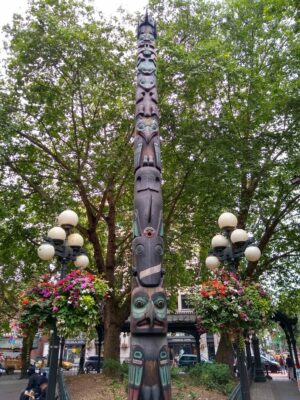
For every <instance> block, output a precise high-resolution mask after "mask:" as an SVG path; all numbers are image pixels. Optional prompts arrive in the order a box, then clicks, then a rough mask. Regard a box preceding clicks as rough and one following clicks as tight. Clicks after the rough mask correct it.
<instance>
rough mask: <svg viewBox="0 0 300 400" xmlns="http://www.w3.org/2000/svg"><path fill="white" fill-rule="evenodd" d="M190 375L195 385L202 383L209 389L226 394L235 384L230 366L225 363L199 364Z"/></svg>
mask: <svg viewBox="0 0 300 400" xmlns="http://www.w3.org/2000/svg"><path fill="white" fill-rule="evenodd" d="M190 376H191V378H192V380H193V383H194V384H195V385H199V384H201V385H203V386H205V387H206V388H207V389H209V390H218V391H220V392H222V393H224V394H228V393H230V391H231V390H232V389H233V387H234V385H235V383H234V381H233V379H232V376H231V372H230V369H229V366H228V365H225V364H218V363H212V364H209V363H205V364H197V365H196V366H195V367H194V368H192V369H191V370H190Z"/></svg>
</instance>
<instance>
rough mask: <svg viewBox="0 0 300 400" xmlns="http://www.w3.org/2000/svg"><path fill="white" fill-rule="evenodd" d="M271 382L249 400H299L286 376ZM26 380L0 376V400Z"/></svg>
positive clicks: (14, 399)
mask: <svg viewBox="0 0 300 400" xmlns="http://www.w3.org/2000/svg"><path fill="white" fill-rule="evenodd" d="M271 377H272V378H273V379H272V380H267V382H253V383H252V385H251V400H300V391H299V390H298V387H297V382H295V381H293V382H292V381H289V380H288V377H287V375H286V374H285V375H281V374H271ZM27 382H28V379H20V374H19V373H17V372H15V373H14V374H12V375H2V376H0V400H18V399H19V397H20V393H21V392H22V391H23V390H24V389H25V387H26V385H27Z"/></svg>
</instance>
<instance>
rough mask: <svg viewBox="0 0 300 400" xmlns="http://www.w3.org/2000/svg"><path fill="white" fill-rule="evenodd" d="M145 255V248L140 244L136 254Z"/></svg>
mask: <svg viewBox="0 0 300 400" xmlns="http://www.w3.org/2000/svg"><path fill="white" fill-rule="evenodd" d="M143 253H144V246H143V245H142V244H138V245H137V246H136V248H135V254H137V255H140V254H143Z"/></svg>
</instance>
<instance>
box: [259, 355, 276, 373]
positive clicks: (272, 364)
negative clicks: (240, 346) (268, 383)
mask: <svg viewBox="0 0 300 400" xmlns="http://www.w3.org/2000/svg"><path fill="white" fill-rule="evenodd" d="M260 359H261V363H262V366H263V367H265V368H266V369H267V368H268V370H269V371H270V372H272V373H277V372H280V365H279V363H278V362H277V361H273V360H271V359H270V358H267V357H265V356H262V355H261V356H260Z"/></svg>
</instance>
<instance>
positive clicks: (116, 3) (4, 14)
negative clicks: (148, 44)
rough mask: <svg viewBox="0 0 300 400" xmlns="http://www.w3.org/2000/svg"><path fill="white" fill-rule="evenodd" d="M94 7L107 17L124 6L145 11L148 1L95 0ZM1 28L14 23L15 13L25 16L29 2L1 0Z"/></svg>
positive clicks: (25, 0)
mask: <svg viewBox="0 0 300 400" xmlns="http://www.w3.org/2000/svg"><path fill="white" fill-rule="evenodd" d="M93 3H94V6H95V8H96V9H97V10H99V11H103V13H104V14H106V15H107V16H109V15H113V14H114V13H116V11H117V9H118V8H119V7H120V6H122V7H123V8H124V9H125V10H127V11H130V12H134V11H144V9H145V6H146V4H147V3H148V0H94V1H93ZM0 5H1V13H0V27H1V28H2V26H3V25H5V24H7V23H9V22H11V21H12V16H13V14H14V13H18V14H24V13H25V10H26V8H27V0H0Z"/></svg>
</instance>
